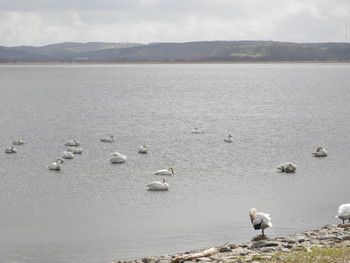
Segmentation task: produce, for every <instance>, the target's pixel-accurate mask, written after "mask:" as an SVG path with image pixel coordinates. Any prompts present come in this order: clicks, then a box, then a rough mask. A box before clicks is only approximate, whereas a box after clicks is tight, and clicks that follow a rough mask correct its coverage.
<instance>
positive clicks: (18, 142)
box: [12, 139, 26, 145]
mask: <svg viewBox="0 0 350 263" xmlns="http://www.w3.org/2000/svg"><path fill="white" fill-rule="evenodd" d="M25 143H26V142H25V141H24V140H20V139H18V140H15V141H13V142H12V144H13V145H22V144H25Z"/></svg>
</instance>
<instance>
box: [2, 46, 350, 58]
mask: <svg viewBox="0 0 350 263" xmlns="http://www.w3.org/2000/svg"><path fill="white" fill-rule="evenodd" d="M288 61H289V62H292V61H301V62H303V61H304V62H306V61H308V62H322V61H323V62H326V61H334V62H350V44H349V43H290V42H274V41H200V42H187V43H150V44H147V45H146V44H138V43H103V42H89V43H74V42H67V43H59V44H53V45H47V46H42V47H33V46H19V47H0V62H2V63H6V62H9V63H10V62H11V63H12V62H71V63H73V62H110V63H113V62H288Z"/></svg>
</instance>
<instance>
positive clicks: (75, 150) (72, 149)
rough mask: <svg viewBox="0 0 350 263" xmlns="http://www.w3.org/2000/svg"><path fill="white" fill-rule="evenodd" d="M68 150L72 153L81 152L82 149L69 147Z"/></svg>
mask: <svg viewBox="0 0 350 263" xmlns="http://www.w3.org/2000/svg"><path fill="white" fill-rule="evenodd" d="M68 150H70V151H71V152H72V153H74V154H81V153H82V152H83V149H82V148H81V147H71V148H69V149H68Z"/></svg>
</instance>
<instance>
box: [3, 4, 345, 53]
mask: <svg viewBox="0 0 350 263" xmlns="http://www.w3.org/2000/svg"><path fill="white" fill-rule="evenodd" d="M347 24H348V26H347ZM347 28H349V30H348V32H349V33H348V37H347V34H346V31H347V30H346V29H347ZM347 39H348V41H349V40H350V0H0V46H19V45H33V46H43V45H48V44H54V43H60V42H137V43H150V42H189V41H202V40H209V41H211V40H274V41H290V42H298V43H300V42H345V41H346V40H347Z"/></svg>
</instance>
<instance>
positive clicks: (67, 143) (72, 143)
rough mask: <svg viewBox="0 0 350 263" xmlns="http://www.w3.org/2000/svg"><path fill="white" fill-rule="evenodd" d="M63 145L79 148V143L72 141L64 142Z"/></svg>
mask: <svg viewBox="0 0 350 263" xmlns="http://www.w3.org/2000/svg"><path fill="white" fill-rule="evenodd" d="M64 145H66V146H80V142H79V141H77V140H72V141H68V142H66V143H65V144H64Z"/></svg>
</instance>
